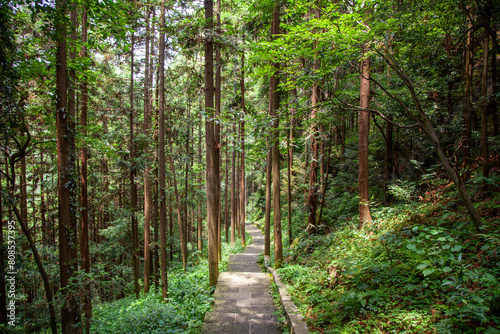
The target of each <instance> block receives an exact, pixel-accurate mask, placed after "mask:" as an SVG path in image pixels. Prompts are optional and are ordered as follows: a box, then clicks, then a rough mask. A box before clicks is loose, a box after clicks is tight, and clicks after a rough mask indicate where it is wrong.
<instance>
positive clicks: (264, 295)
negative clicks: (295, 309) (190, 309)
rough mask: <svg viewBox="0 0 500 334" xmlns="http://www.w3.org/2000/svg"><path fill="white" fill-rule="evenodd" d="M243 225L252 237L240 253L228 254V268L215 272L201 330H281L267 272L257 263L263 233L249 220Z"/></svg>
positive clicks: (257, 333)
mask: <svg viewBox="0 0 500 334" xmlns="http://www.w3.org/2000/svg"><path fill="white" fill-rule="evenodd" d="M245 228H246V230H247V232H248V233H250V234H251V235H252V238H253V241H252V243H251V244H250V245H248V246H247V247H246V248H245V251H244V252H243V253H240V254H232V255H230V257H229V264H228V270H229V271H228V272H225V273H221V274H220V276H219V280H218V281H217V287H216V288H215V292H214V297H215V302H214V305H213V306H212V309H211V310H210V311H209V312H207V313H206V314H205V322H204V324H203V328H202V331H201V332H202V333H217V334H222V333H229V334H240V333H245V334H248V333H251V334H275V333H276V334H278V333H281V331H280V330H279V327H278V319H277V317H276V315H274V313H275V312H276V311H277V308H276V306H274V304H273V301H272V298H271V293H270V289H271V288H270V284H271V275H270V274H268V273H263V272H262V269H261V268H260V266H259V264H258V263H257V260H258V257H259V254H261V253H262V252H263V251H264V236H263V235H262V233H261V232H260V230H259V229H258V228H257V227H255V226H253V225H252V224H250V223H247V224H246V225H245Z"/></svg>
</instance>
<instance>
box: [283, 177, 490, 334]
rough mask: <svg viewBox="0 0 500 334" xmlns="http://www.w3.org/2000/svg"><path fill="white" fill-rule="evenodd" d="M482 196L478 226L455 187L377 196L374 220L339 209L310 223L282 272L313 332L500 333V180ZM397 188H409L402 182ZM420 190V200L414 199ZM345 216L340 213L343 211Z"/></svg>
mask: <svg viewBox="0 0 500 334" xmlns="http://www.w3.org/2000/svg"><path fill="white" fill-rule="evenodd" d="M493 187H494V191H491V192H490V193H489V194H487V195H486V196H485V195H484V193H481V189H482V188H481V187H480V186H477V187H476V188H475V190H476V193H475V202H476V204H475V205H476V207H477V209H478V211H479V213H480V215H481V216H482V217H483V218H484V223H485V227H486V230H487V232H486V233H484V234H478V233H477V232H476V231H475V230H474V229H473V226H472V224H471V222H470V220H469V217H468V216H467V214H466V210H465V208H464V207H463V206H462V205H461V204H460V200H459V199H458V198H457V197H456V195H454V194H455V192H454V191H453V189H452V187H449V188H448V189H446V188H444V187H441V188H439V191H437V190H436V191H430V192H427V193H426V194H425V196H421V197H420V200H418V201H416V200H415V196H412V197H411V198H410V197H407V198H405V200H404V201H400V202H399V204H395V205H394V206H393V207H381V206H378V207H377V206H375V205H374V206H372V216H373V219H374V220H373V223H372V224H371V225H369V226H366V227H365V228H363V229H362V230H359V229H358V228H357V217H356V216H353V217H352V219H345V215H344V214H343V213H342V212H340V211H339V210H338V208H339V207H345V205H344V204H342V203H347V202H348V201H349V197H345V196H344V197H345V198H344V197H342V196H340V197H338V198H337V200H338V201H341V203H340V204H339V205H337V204H336V203H335V199H334V200H333V201H332V203H330V206H331V207H332V208H333V209H332V210H330V212H329V214H328V216H329V217H330V218H329V219H331V220H329V221H327V222H326V223H325V222H323V224H324V225H323V226H322V227H321V228H322V233H321V234H317V235H308V234H307V232H305V231H303V232H301V234H299V235H298V236H297V238H296V239H295V241H294V242H293V244H292V246H291V247H290V248H289V249H288V253H289V255H290V259H291V260H290V261H289V263H288V264H286V265H285V266H284V268H282V269H280V270H279V271H278V272H279V274H280V275H281V278H282V280H283V282H284V283H286V284H287V285H288V289H289V292H290V293H291V295H292V296H293V298H294V301H295V302H296V304H297V305H298V306H299V309H300V310H301V312H302V313H303V315H304V316H305V317H306V320H307V322H308V326H309V329H310V330H311V331H312V332H315V333H490V334H491V333H500V285H499V278H500V257H499V254H498V252H499V250H500V249H499V248H500V213H499V212H500V211H499V208H500V194H499V192H498V182H496V183H494V186H493ZM397 190H398V191H400V190H401V189H400V188H398V189H397ZM410 199H413V200H410ZM335 217H340V219H335Z"/></svg>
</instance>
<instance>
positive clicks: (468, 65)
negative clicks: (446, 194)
mask: <svg viewBox="0 0 500 334" xmlns="http://www.w3.org/2000/svg"><path fill="white" fill-rule="evenodd" d="M472 26H473V23H472V21H471V20H470V19H468V29H469V31H468V33H467V42H466V43H467V44H466V50H465V101H464V132H463V144H462V146H463V164H464V167H465V168H466V169H467V168H468V167H469V166H470V145H471V134H472V114H473V113H474V107H473V105H472V79H473V78H472V75H473V69H474V56H473V52H474V45H473V43H474V30H473V28H472ZM468 174H469V173H468V172H466V173H465V177H466V179H467V178H468Z"/></svg>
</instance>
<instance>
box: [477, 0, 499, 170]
mask: <svg viewBox="0 0 500 334" xmlns="http://www.w3.org/2000/svg"><path fill="white" fill-rule="evenodd" d="M484 11H485V13H484V17H485V20H486V22H485V25H486V26H485V27H484V28H483V72H482V76H481V103H480V105H481V106H480V108H481V155H482V158H483V177H485V178H487V177H488V176H489V174H490V166H489V164H490V154H489V150H488V61H489V48H490V32H489V26H490V24H489V21H490V16H491V0H487V1H486V3H485V9H484ZM495 61H496V60H495Z"/></svg>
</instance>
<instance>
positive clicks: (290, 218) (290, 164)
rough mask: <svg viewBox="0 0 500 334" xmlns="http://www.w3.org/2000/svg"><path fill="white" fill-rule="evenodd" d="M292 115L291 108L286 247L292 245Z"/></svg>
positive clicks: (287, 171)
mask: <svg viewBox="0 0 500 334" xmlns="http://www.w3.org/2000/svg"><path fill="white" fill-rule="evenodd" d="M293 114H294V109H293V108H292V114H291V116H290V126H289V127H288V140H287V142H286V144H287V151H288V154H287V164H286V166H287V168H286V176H287V183H288V188H287V197H288V217H287V219H288V245H291V244H292V241H293V240H292V239H293V238H292V166H293Z"/></svg>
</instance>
